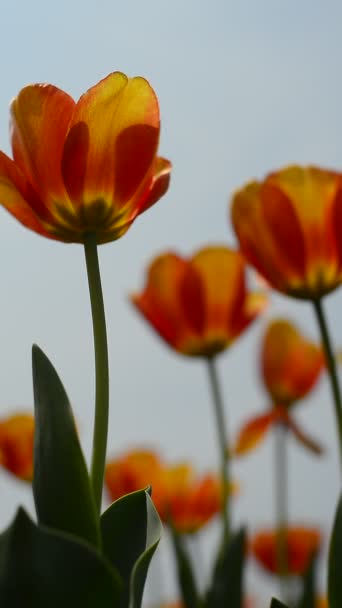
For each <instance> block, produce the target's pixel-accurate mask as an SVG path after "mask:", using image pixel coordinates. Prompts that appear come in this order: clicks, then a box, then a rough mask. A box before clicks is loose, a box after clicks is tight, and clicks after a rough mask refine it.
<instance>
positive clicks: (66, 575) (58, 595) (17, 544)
mask: <svg viewBox="0 0 342 608" xmlns="http://www.w3.org/2000/svg"><path fill="white" fill-rule="evenodd" d="M120 592H121V583H120V577H119V575H118V573H117V572H116V571H115V570H114V569H113V568H112V567H111V566H110V564H109V563H108V562H107V561H105V560H104V558H103V557H102V556H101V555H100V554H99V553H98V552H97V551H96V550H95V549H93V548H92V547H91V546H90V545H89V544H88V543H86V542H84V541H82V540H79V539H77V538H75V537H71V535H69V534H65V533H63V532H59V531H57V530H50V529H48V528H46V527H45V526H37V525H35V524H34V523H33V522H32V521H31V520H30V518H29V517H28V515H27V514H26V513H25V511H24V510H23V509H19V511H18V513H17V516H16V518H15V520H14V522H13V523H12V524H11V526H10V527H9V528H8V529H7V530H6V531H5V532H4V533H3V534H2V535H1V536H0V606H3V607H4V608H5V606H8V607H9V606H13V607H18V608H19V607H21V606H23V607H24V606H25V608H61V607H63V608H75V607H76V606H77V607H78V606H80V607H82V608H94V606H96V608H114V607H115V606H118V605H119V601H120Z"/></svg>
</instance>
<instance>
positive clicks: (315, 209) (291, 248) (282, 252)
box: [232, 166, 342, 300]
mask: <svg viewBox="0 0 342 608" xmlns="http://www.w3.org/2000/svg"><path fill="white" fill-rule="evenodd" d="M232 220H233V225H234V228H235V232H236V234H237V236H238V239H239V241H240V245H241V249H242V251H243V254H244V255H245V256H246V258H247V260H248V261H249V262H250V263H251V264H252V265H253V266H255V268H257V270H258V271H259V272H260V273H261V275H262V276H263V277H264V278H265V279H266V280H267V281H268V282H269V283H270V284H271V285H272V287H274V288H275V289H277V290H279V291H281V292H283V293H286V294H288V295H290V296H294V297H297V298H305V299H314V300H315V299H318V298H320V297H321V296H323V295H325V294H327V293H329V292H330V291H333V290H334V289H335V288H336V287H337V286H338V285H340V283H341V282H342V240H341V230H342V176H341V175H340V174H339V173H334V172H332V171H325V170H323V169H318V168H316V167H308V168H301V167H296V166H292V167H288V168H286V169H282V170H280V171H277V172H275V173H271V174H270V175H268V176H267V177H266V178H265V180H264V181H261V182H257V181H254V182H251V183H249V184H247V185H246V186H245V187H244V188H242V189H241V190H240V191H238V192H237V193H236V194H235V195H234V197H233V207H232Z"/></svg>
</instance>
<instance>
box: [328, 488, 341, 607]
mask: <svg viewBox="0 0 342 608" xmlns="http://www.w3.org/2000/svg"><path fill="white" fill-rule="evenodd" d="M328 603H329V608H341V606H342V496H341V497H340V500H339V502H338V505H337V510H336V515H335V521H334V526H333V531H332V535H331V540H330V550H329V565H328Z"/></svg>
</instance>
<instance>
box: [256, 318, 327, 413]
mask: <svg viewBox="0 0 342 608" xmlns="http://www.w3.org/2000/svg"><path fill="white" fill-rule="evenodd" d="M324 364H325V357H324V354H323V350H322V348H321V347H320V346H318V345H317V344H315V343H314V342H312V341H311V340H308V339H307V338H306V337H305V336H303V335H302V334H301V333H300V332H299V330H298V329H297V327H296V326H295V325H294V324H293V323H290V322H289V321H287V320H286V319H276V320H274V321H273V322H272V323H270V325H269V326H268V328H267V331H266V333H265V336H264V339H263V345H262V353H261V368H262V369H261V371H262V377H263V380H264V384H265V386H266V388H267V391H268V392H269V394H270V396H271V398H272V401H273V403H277V404H282V405H285V406H288V405H291V404H292V403H294V402H295V401H297V400H298V399H303V398H304V397H306V395H307V394H308V393H309V392H310V391H311V390H312V389H313V388H314V386H315V385H316V383H317V381H318V380H319V378H320V375H321V372H322V371H323V369H324Z"/></svg>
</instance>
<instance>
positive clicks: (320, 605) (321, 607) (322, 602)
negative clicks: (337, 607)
mask: <svg viewBox="0 0 342 608" xmlns="http://www.w3.org/2000/svg"><path fill="white" fill-rule="evenodd" d="M316 604H317V606H316V608H329V607H328V600H327V598H326V597H319V598H318V599H317V600H316Z"/></svg>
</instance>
